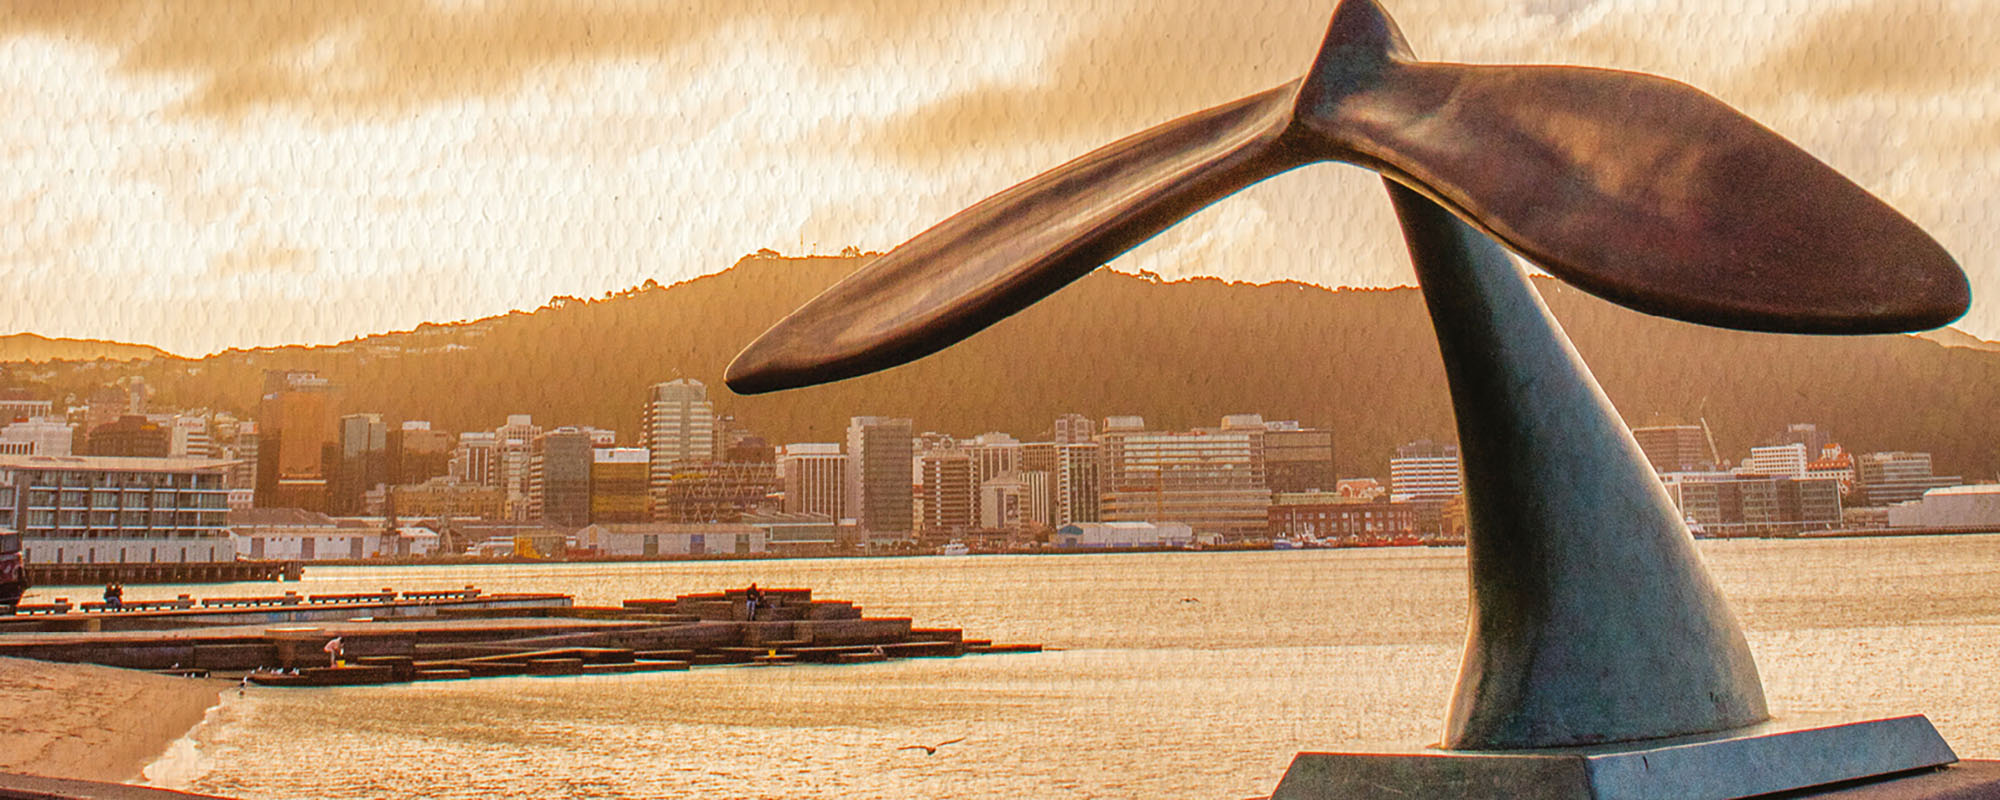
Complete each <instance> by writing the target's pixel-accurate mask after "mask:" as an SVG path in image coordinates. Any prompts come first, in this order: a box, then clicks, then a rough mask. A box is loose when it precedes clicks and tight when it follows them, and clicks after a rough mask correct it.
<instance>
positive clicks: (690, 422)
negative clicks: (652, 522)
mask: <svg viewBox="0 0 2000 800" xmlns="http://www.w3.org/2000/svg"><path fill="white" fill-rule="evenodd" d="M640 439H641V442H640V443H641V444H642V445H643V446H644V447H645V448H646V449H647V451H649V452H650V453H651V454H652V456H651V457H652V476H653V478H652V480H653V504H654V506H655V507H664V506H665V505H666V501H667V496H666V495H667V483H668V482H669V481H670V480H672V478H673V475H674V472H675V470H676V469H678V468H680V467H682V466H684V465H687V464H694V463H699V462H704V461H708V460H710V459H713V458H714V457H715V453H716V450H715V406H714V404H712V403H710V402H709V400H708V387H707V386H705V385H703V384H702V382H701V381H698V380H694V379H692V378H677V379H674V380H671V381H666V382H664V383H656V384H653V386H652V388H651V389H650V390H648V392H647V395H646V407H645V409H644V410H643V413H642V414H641V433H640Z"/></svg>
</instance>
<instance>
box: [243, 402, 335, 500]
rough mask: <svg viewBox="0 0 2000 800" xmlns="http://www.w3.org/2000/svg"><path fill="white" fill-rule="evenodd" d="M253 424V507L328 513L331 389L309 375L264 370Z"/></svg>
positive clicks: (332, 445) (332, 429) (332, 433)
mask: <svg viewBox="0 0 2000 800" xmlns="http://www.w3.org/2000/svg"><path fill="white" fill-rule="evenodd" d="M257 423H258V424H257V429H258V444H257V505H258V506H261V507H265V508H303V509H306V510H309V511H325V510H327V508H328V507H329V506H328V503H329V502H330V501H331V499H332V498H331V490H332V486H331V482H332V477H333V475H332V473H333V463H334V461H335V460H336V459H337V458H338V454H339V439H338V437H337V435H336V433H335V425H334V388H333V385H332V384H331V383H329V382H328V381H327V380H326V379H325V378H321V377H320V376H319V375H318V374H316V373H313V372H310V371H305V370H268V371H266V372H265V373H264V395H263V399H262V401H261V402H260V404H259V406H258V413H257Z"/></svg>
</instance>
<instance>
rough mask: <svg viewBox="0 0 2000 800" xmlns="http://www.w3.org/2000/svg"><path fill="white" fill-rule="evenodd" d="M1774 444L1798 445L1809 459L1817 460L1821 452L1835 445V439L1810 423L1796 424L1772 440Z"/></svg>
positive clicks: (1786, 428)
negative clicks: (1828, 446)
mask: <svg viewBox="0 0 2000 800" xmlns="http://www.w3.org/2000/svg"><path fill="white" fill-rule="evenodd" d="M1771 443H1772V444H1777V445H1786V444H1796V445H1800V446H1803V447H1804V448H1805V451H1806V455H1807V457H1808V458H1816V457H1818V456H1819V453H1820V451H1821V450H1825V449H1826V446H1827V445H1829V444H1832V443H1833V437H1832V436H1830V435H1828V434H1827V432H1826V430H1825V429H1822V428H1821V427H1820V426H1818V425H1815V424H1813V423H1810V422H1794V423H1792V424H1790V425H1786V426H1785V429H1784V430H1783V431H1781V432H1779V433H1778V435H1777V436H1774V437H1772V438H1771Z"/></svg>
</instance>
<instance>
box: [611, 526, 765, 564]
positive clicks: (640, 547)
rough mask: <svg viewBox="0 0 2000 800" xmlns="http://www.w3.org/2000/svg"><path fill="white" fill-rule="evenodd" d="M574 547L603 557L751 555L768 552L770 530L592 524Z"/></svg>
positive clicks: (731, 527) (729, 527)
mask: <svg viewBox="0 0 2000 800" xmlns="http://www.w3.org/2000/svg"><path fill="white" fill-rule="evenodd" d="M576 545H577V547H580V548H583V549H585V550H591V551H595V552H596V553H598V554H599V555H606V556H637V557H641V558H645V557H653V556H670V555H676V556H700V555H753V554H757V553H766V552H770V546H769V545H770V539H769V533H768V532H767V531H766V530H765V529H764V528H760V527H757V526H755V525H750V524H746V523H742V522H702V523H672V522H646V523H637V524H615V523H613V524H607V523H592V524H590V525H589V526H587V527H585V528H584V529H583V530H580V531H577V532H576Z"/></svg>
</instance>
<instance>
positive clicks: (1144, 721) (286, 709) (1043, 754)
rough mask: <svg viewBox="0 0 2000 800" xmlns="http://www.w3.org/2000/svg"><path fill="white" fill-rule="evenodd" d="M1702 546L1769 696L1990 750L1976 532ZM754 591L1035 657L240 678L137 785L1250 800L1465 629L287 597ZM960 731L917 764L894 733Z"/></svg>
mask: <svg viewBox="0 0 2000 800" xmlns="http://www.w3.org/2000/svg"><path fill="white" fill-rule="evenodd" d="M1702 552H1703V553H1704V554H1705V555H1706V556H1707V557H1708V559H1709V562H1710V564H1711V565H1712V567H1713V568H1714V569H1715V571H1716V573H1717V575H1718V577H1719V578H1720V580H1721V582H1722V584H1723V587H1724V589H1725V591H1726V592H1727V593H1728V595H1729V597H1730V598H1731V600H1732V602H1733V603H1734V604H1735V607H1736V609H1737V611H1738V613H1739V614H1740V615H1741V616H1742V617H1743V618H1744V621H1745V624H1746V626H1747V628H1748V629H1749V637H1750V645H1751V648H1752V649H1753V650H1754V651H1755V653H1756V656H1757V662H1758V665H1759V667H1760V668H1761V669H1762V672H1763V675H1764V681H1765V686H1766V690H1767V692H1768V693H1769V696H1770V699H1771V704H1772V708H1773V711H1774V712H1776V713H1778V714H1780V715H1791V714H1804V713H1817V712H1846V713H1855V714H1877V715H1889V714H1904V713H1913V712H1921V713H1925V714H1928V715H1930V717H1931V719H1932V720H1933V721H1934V722H1935V723H1936V724H1937V726H1938V728H1939V729H1940V730H1941V731H1942V732H1943V733H1944V735H1945V738H1946V740H1947V741H1949V742H1950V743H1951V744H1952V745H1953V747H1954V748H1955V749H1956V750H1957V751H1958V753H1959V754H1960V755H1961V756H1968V757H2000V685H1996V682H1995V680H1994V678H1995V677H1996V675H2000V666H1997V665H2000V536H1982V537H1936V538H1921V539H1910V538H1905V539H1849V540H1836V541H1821V542H1773V541H1741V542H1704V543H1703V544H1702ZM753 580H754V581H757V582H758V583H761V584H763V585H765V586H809V587H812V588H813V589H814V590H815V592H816V595H817V596H820V597H825V598H834V599H845V600H853V601H855V602H857V603H859V604H861V605H863V606H864V608H865V609H866V611H867V612H868V613H870V614H874V615H885V616H886V615H897V616H909V617H913V618H914V619H915V620H916V621H917V623H918V624H919V625H945V626H955V627H963V628H964V629H965V630H966V633H967V635H968V636H975V637H980V638H991V639H994V640H996V641H1027V642H1041V643H1044V644H1046V645H1049V646H1051V647H1058V648H1063V649H1062V650H1060V651H1055V652H1046V653H1040V654H1031V655H989V656H972V657H966V658H960V659H918V660H906V661H899V662H890V663H883V664H867V665H853V666H826V667H819V666H801V667H793V668H787V669H753V668H742V667H727V668H706V669H697V670H693V671H691V672H681V673H655V674H634V675H618V676H592V677H562V678H493V679H483V680H471V681H452V682H441V683H428V684H422V685H406V686H386V687H353V688H340V689H313V690H284V689H261V690H260V689H254V688H253V689H252V690H250V691H249V692H248V693H247V694H245V695H244V696H243V697H241V698H238V697H237V696H236V693H235V692H233V691H232V692H230V693H229V694H228V700H227V702H226V703H225V704H224V706H223V707H222V708H221V709H219V710H218V711H217V712H215V713H213V714H211V716H210V721H209V722H208V723H205V724H204V725H203V726H202V727H201V728H199V729H198V730H197V731H196V732H195V734H194V736H193V737H192V743H193V748H192V750H191V751H188V750H186V749H185V748H184V750H183V752H182V753H181V754H180V756H179V757H177V758H175V759H171V760H170V761H169V762H163V763H161V764H158V765H155V768H154V769H152V770H150V771H149V774H151V775H152V776H153V777H154V778H155V780H156V782H158V783H161V784H163V785H168V786H172V787H175V788H184V789H191V790H195V791H201V792H213V793H218V794H224V795H232V796H239V797H246V798H295V797H324V798H374V797H417V796H423V797H446V798H494V797H591V798H598V797H606V798H611V797H616V798H625V797H673V796H687V797H721V798H728V797H746V798H748V797H754V798H764V797H788V798H789V797H826V798H908V797H991V798H999V797H1009V798H1012V797H1219V798H1236V797H1247V796H1252V795H1260V794H1263V793H1267V792H1269V791H1270V789H1271V788H1272V787H1273V786H1275V785H1276V783H1277V780H1278V777H1279V776H1280V775H1281V774H1283V772H1284V769H1285V767H1286V765H1287V764H1288V763H1289V761H1290V760H1291V757H1292V755H1293V754H1294V753H1295V752H1298V751H1300V750H1324V749H1392V748H1405V747H1408V746H1411V745H1418V744H1423V743H1428V742H1431V741H1435V739H1436V737H1437V735H1438V721H1439V720H1440V719H1441V717H1442V712H1443V709H1444V705H1445V700H1446V696H1447V694H1448V692H1449V689H1450V686H1451V681H1452V678H1453V676H1454V674H1455V671H1456V668H1457V661H1458V657H1459V646H1460V644H1461V638H1462V636H1463V626H1464V615H1465V597H1464V594H1465V590H1464V560H1463V551H1462V550H1456V549H1424V548H1401V549H1373V550H1321V551H1293V552H1261V553H1225V554H1195V553H1188V554H1177V553H1162V554H1132V555H1089V556H1059V557H1058V556H1042V557H1027V556H1022V557H1012V556H981V557H973V558H946V557H932V558H903V559H871V560H802V561H761V562H700V563H677V564H564V565H549V566H485V567H466V568H436V567H399V568H312V569H310V570H308V571H307V577H306V581H305V583H304V585H303V586H302V587H298V588H299V589H300V590H301V591H303V592H308V593H312V592H336V591H359V590H365V589H375V588H380V587H383V586H394V587H396V588H398V589H424V588H457V587H459V586H463V585H465V584H468V583H470V584H477V585H478V586H480V587H481V588H483V589H485V590H487V591H554V592H567V593H571V594H574V595H576V597H577V601H578V602H579V603H582V604H615V603H617V602H618V601H620V600H622V599H625V598H630V597H671V596H673V595H675V594H681V593H687V592H696V591H711V590H715V589H719V588H722V587H728V586H741V585H744V584H747V583H749V582H750V581H753ZM271 588H272V587H271V585H270V584H246V585H238V586H227V587H199V592H198V593H199V594H206V595H216V594H225V593H232V592H245V593H248V592H257V593H264V592H269V591H270V589H271ZM189 590H190V589H189V587H143V588H135V589H134V590H133V591H132V593H131V596H132V597H133V598H134V599H142V598H150V597H154V596H169V597H170V596H172V595H174V594H177V593H180V592H183V591H189ZM73 591H77V592H86V591H87V590H84V589H76V590H73ZM960 736H963V737H966V739H965V741H964V742H961V743H958V744H954V745H950V746H948V747H945V748H943V749H941V750H940V751H939V752H938V753H937V754H936V755H934V756H926V755H924V754H923V753H922V752H921V751H898V750H897V749H896V748H897V747H900V746H903V745H908V744H915V743H935V742H940V741H943V740H946V739H951V738H955V737H960Z"/></svg>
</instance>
